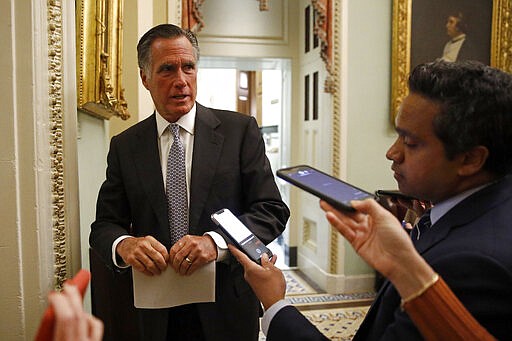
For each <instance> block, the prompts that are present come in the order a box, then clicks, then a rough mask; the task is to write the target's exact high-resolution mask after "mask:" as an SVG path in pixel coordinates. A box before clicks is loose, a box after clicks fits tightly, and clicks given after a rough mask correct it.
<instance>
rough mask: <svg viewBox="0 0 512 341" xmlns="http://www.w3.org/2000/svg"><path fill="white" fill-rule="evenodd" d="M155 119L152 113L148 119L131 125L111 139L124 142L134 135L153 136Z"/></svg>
mask: <svg viewBox="0 0 512 341" xmlns="http://www.w3.org/2000/svg"><path fill="white" fill-rule="evenodd" d="M156 133H157V132H156V118H155V113H153V114H152V115H151V116H149V117H148V118H146V119H144V120H142V121H140V122H138V123H136V124H134V125H132V126H131V127H129V128H127V129H126V130H124V131H122V132H120V133H119V134H117V135H115V136H114V137H113V139H116V140H125V139H130V138H132V137H133V136H135V135H141V134H142V135H144V134H155V135H156Z"/></svg>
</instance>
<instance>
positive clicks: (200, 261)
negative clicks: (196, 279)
mask: <svg viewBox="0 0 512 341" xmlns="http://www.w3.org/2000/svg"><path fill="white" fill-rule="evenodd" d="M216 259H217V245H216V244H215V242H214V241H213V239H212V237H210V236H209V235H204V236H193V235H189V234H187V235H186V236H184V237H182V238H181V239H180V240H178V241H177V242H176V243H175V244H174V245H173V246H172V247H171V249H170V250H169V266H171V267H172V268H173V269H174V271H176V272H177V273H179V274H180V275H190V274H192V273H194V271H196V270H197V269H199V268H200V267H202V266H204V265H205V264H208V263H210V262H213V261H215V260H216Z"/></svg>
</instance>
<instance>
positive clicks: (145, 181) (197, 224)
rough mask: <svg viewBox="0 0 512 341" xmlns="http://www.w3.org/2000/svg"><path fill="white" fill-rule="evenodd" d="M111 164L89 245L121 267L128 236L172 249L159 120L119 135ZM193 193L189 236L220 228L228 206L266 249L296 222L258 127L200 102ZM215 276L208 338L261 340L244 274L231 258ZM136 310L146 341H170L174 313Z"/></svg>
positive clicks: (204, 318)
mask: <svg viewBox="0 0 512 341" xmlns="http://www.w3.org/2000/svg"><path fill="white" fill-rule="evenodd" d="M107 161H108V167H107V177H106V180H105V182H104V183H103V185H102V187H101V189H100V192H99V196H98V202H97V212H96V221H95V222H94V223H93V224H92V225H91V234H90V244H91V246H92V248H93V249H95V250H96V251H97V252H98V253H99V254H100V256H101V257H102V258H103V259H104V261H105V262H106V263H107V264H109V265H110V266H111V267H112V268H113V269H115V267H114V265H113V262H112V256H111V247H112V244H113V242H114V240H115V239H117V238H118V237H120V236H122V235H126V234H127V233H129V234H131V235H134V236H146V235H152V236H153V237H155V238H156V239H158V240H159V241H160V242H161V243H162V244H163V245H165V246H166V247H167V248H168V249H169V248H170V246H171V245H170V235H169V227H168V220H167V202H166V197H165V189H164V184H163V180H162V171H161V163H160V157H159V152H158V136H157V130H156V120H155V114H153V115H152V116H150V117H149V118H147V119H146V120H144V121H142V122H140V123H138V124H136V125H134V126H133V127H131V128H129V129H127V130H126V131H124V132H123V133H121V134H119V135H117V136H115V137H113V138H112V141H111V144H110V151H109V154H108V157H107ZM189 191H190V208H189V228H190V234H194V235H203V234H204V233H205V232H206V231H211V230H216V226H215V225H214V223H213V222H212V221H211V220H210V215H211V214H212V213H213V212H215V211H217V210H219V209H221V208H229V209H230V210H231V211H232V212H233V213H234V214H235V215H237V216H239V217H240V220H242V221H243V222H244V223H245V224H246V225H247V226H248V227H249V229H251V230H252V232H253V233H254V234H255V235H256V236H258V237H259V238H260V239H261V240H262V241H263V242H264V243H266V244H267V243H269V242H270V241H272V240H273V239H275V238H276V237H277V236H278V235H279V234H281V232H282V231H283V230H284V228H285V224H286V222H287V219H288V217H289V210H288V208H287V207H286V205H285V204H284V203H283V202H282V200H281V196H280V194H279V191H278V189H277V187H276V184H275V182H274V177H273V174H272V171H271V168H270V164H269V162H268V160H267V158H266V156H265V149H264V143H263V140H262V137H261V133H260V131H259V128H258V126H257V123H256V121H255V120H254V118H252V117H249V116H245V115H242V114H239V113H233V112H228V111H222V110H214V109H209V108H206V107H203V106H201V105H200V104H197V115H196V123H195V136H194V153H193V160H192V171H191V179H190V189H189ZM216 231H218V230H216ZM116 270H118V269H116ZM216 271H217V272H216V303H201V304H198V312H199V315H200V318H201V322H202V326H203V332H204V334H205V335H206V337H207V338H208V340H251V339H253V340H255V339H257V335H258V329H259V324H258V317H259V309H260V305H259V302H258V300H257V298H256V296H255V295H254V293H253V292H252V290H251V289H250V287H249V285H248V284H247V283H246V282H245V280H244V279H243V269H242V268H241V266H240V265H239V264H238V263H237V262H236V260H234V258H232V257H230V258H229V260H227V261H226V262H219V263H217V270H216ZM137 312H138V315H139V320H140V321H141V324H140V328H141V329H142V335H141V339H144V340H150V339H151V340H164V339H165V335H166V332H167V330H166V326H167V316H168V310H167V309H156V310H145V309H138V310H137ZM235 321H236V322H235ZM130 322H131V321H126V323H130Z"/></svg>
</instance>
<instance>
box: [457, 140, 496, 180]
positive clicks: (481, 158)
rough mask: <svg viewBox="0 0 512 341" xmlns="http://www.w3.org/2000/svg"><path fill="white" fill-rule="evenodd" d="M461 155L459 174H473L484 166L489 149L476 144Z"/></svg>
mask: <svg viewBox="0 0 512 341" xmlns="http://www.w3.org/2000/svg"><path fill="white" fill-rule="evenodd" d="M462 157H463V159H462V163H461V165H460V167H459V175H461V176H469V175H473V174H476V173H478V172H479V171H481V170H482V168H483V167H484V164H485V161H486V160H487V158H488V157H489V149H487V147H484V146H476V147H473V148H471V149H470V150H468V151H467V152H465V153H463V155H462Z"/></svg>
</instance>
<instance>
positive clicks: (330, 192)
mask: <svg viewBox="0 0 512 341" xmlns="http://www.w3.org/2000/svg"><path fill="white" fill-rule="evenodd" d="M276 175H277V176H278V177H280V178H281V179H284V180H286V181H288V182H290V183H291V184H293V185H295V186H297V187H299V188H301V189H303V190H305V191H306V192H309V193H311V194H313V195H315V196H317V197H319V198H320V199H322V200H325V201H326V202H328V203H329V204H331V205H332V206H333V207H335V208H337V209H340V210H344V211H354V208H353V207H352V206H351V205H350V201H351V200H363V199H366V198H375V197H374V195H373V194H371V193H369V192H366V191H364V190H362V189H361V188H358V187H356V186H353V185H351V184H349V183H346V182H344V181H342V180H340V179H337V178H335V177H333V176H331V175H329V174H327V173H324V172H322V171H320V170H318V169H315V168H313V167H311V166H307V165H300V166H294V167H288V168H282V169H279V170H278V171H277V172H276Z"/></svg>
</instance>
